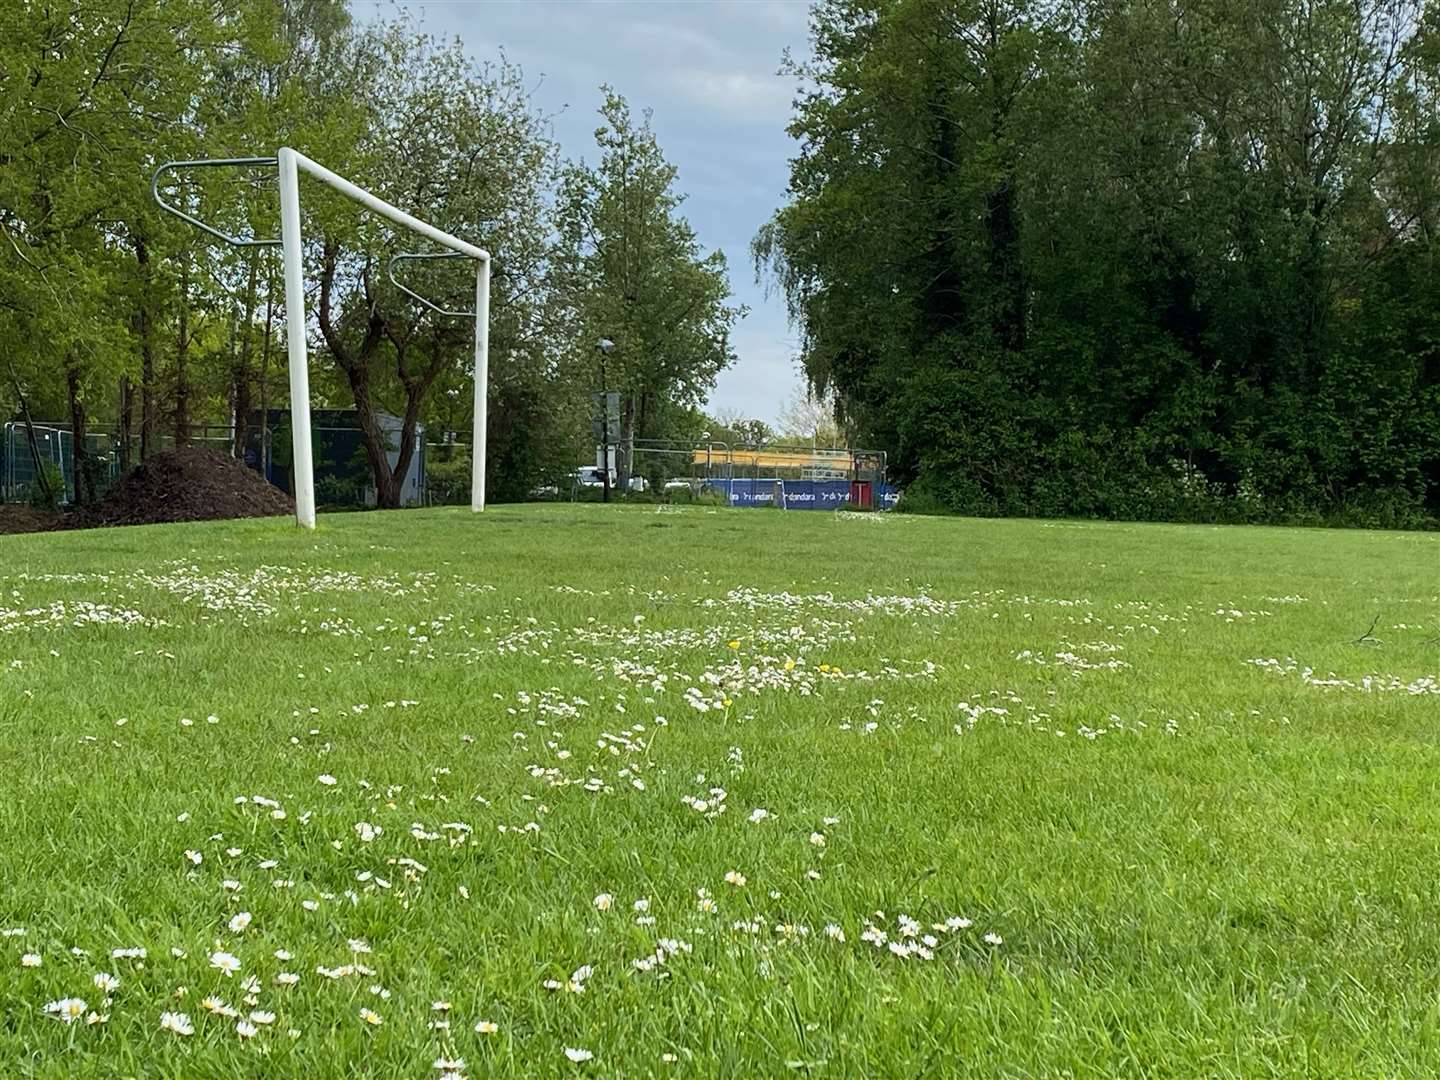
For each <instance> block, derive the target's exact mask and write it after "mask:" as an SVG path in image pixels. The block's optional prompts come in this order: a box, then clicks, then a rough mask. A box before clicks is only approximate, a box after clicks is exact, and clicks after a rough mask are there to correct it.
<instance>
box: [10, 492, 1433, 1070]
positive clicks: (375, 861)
mask: <svg viewBox="0 0 1440 1080" xmlns="http://www.w3.org/2000/svg"><path fill="white" fill-rule="evenodd" d="M1372 623H1373V629H1371V628H1372ZM1367 629H1369V631H1370V632H1369V634H1368V635H1367ZM1357 639H1359V640H1357ZM1437 674H1440V536H1435V535H1416V534H1402V533H1361V532H1320V531H1304V530H1293V531H1280V530H1262V529H1218V528H1182V527H1168V526H1140V525H1106V524H1081V523H1064V522H1051V523H1041V522H1017V521H957V520H932V519H916V518H905V517H895V516H890V517H883V518H882V517H873V516H863V515H848V514H847V515H834V514H822V513H813V514H802V513H791V514H782V513H778V512H773V511H771V512H767V511H728V510H720V511H716V510H705V509H702V508H687V509H684V510H673V509H668V508H665V509H662V510H661V511H659V512H657V511H656V510H655V509H654V508H646V509H641V508H610V507H601V506H582V507H573V508H571V507H526V508H500V509H494V510H492V511H488V512H487V513H486V514H485V515H484V516H483V517H479V518H477V517H474V516H472V515H470V514H469V513H468V512H465V511H458V510H441V511H425V512H409V513H403V514H366V515H350V516H332V517H327V518H323V519H322V524H321V527H320V529H319V531H318V532H316V533H315V534H314V535H303V534H300V533H298V532H297V531H296V530H295V529H294V528H293V527H292V526H291V525H290V524H288V523H286V522H284V521H278V520H270V521H252V522H243V523H227V524H214V525H197V526H163V527H157V528H143V529H125V530H110V531H94V532H85V533H75V534H67V535H35V536H24V537H11V538H0V763H3V767H4V770H5V779H4V786H3V788H0V790H3V791H4V793H5V798H4V799H3V801H0V880H3V888H0V931H3V933H4V934H5V936H4V937H3V938H0V1075H3V1076H6V1077H10V1076H32V1075H34V1076H47V1077H49V1076H54V1077H62V1076H63V1077H76V1076H96V1077H115V1076H146V1077H159V1076H167V1077H185V1078H187V1080H188V1078H209V1077H215V1078H220V1077H227V1078H228V1077H238V1076H299V1075H302V1074H303V1075H304V1076H306V1077H307V1078H321V1077H341V1076H356V1075H364V1076H375V1077H391V1076H396V1077H399V1076H411V1077H423V1076H432V1077H438V1076H441V1075H443V1074H444V1073H445V1072H446V1071H447V1068H448V1071H449V1072H451V1073H453V1074H456V1075H461V1076H466V1077H478V1076H490V1075H503V1076H525V1077H552V1076H581V1075H589V1076H616V1077H621V1076H623V1077H645V1076H679V1075H686V1076H705V1077H709V1076H726V1077H759V1076H785V1075H814V1076H834V1077H921V1076H937V1077H949V1076H976V1077H981V1076H983V1077H1035V1076H1061V1075H1068V1076H1083V1077H1113V1076H1142V1075H1143V1076H1194V1077H1200V1076H1204V1077H1219V1076H1227V1077H1228V1076H1233V1077H1247V1078H1248V1077H1263V1076H1296V1075H1309V1076H1317V1077H1337V1076H1365V1077H1380V1076H1397V1077H1398V1076H1405V1077H1410V1076H1420V1075H1426V1074H1434V1073H1436V1072H1437V1071H1440V872H1437V871H1440V744H1437V738H1440V683H1437V680H1436V676H1437ZM136 950H143V955H142V954H139V953H137V952H136ZM117 951H118V952H117ZM232 967H235V968H237V969H236V970H234V971H233V972H231V971H229V970H227V969H228V968H232ZM101 976H110V979H105V978H101ZM112 981H113V982H115V983H118V985H114V986H112V985H111V983H112ZM67 999H69V1000H67ZM82 1002H83V1004H82ZM52 1003H63V1004H52ZM47 1004H49V1005H51V1011H50V1012H47V1011H46V1006H47ZM442 1006H443V1007H442ZM65 1013H73V1014H74V1016H75V1019H74V1020H73V1021H70V1020H68V1019H67V1018H66V1016H65ZM162 1014H184V1017H185V1019H184V1020H181V1019H177V1018H176V1017H175V1016H169V1017H168V1018H167V1025H168V1026H164V1027H162ZM252 1014H258V1015H252ZM89 1021H93V1022H89ZM477 1025H478V1027H479V1030H477ZM177 1029H178V1030H177ZM587 1054H588V1055H591V1056H589V1057H588V1059H586V1055H587ZM576 1058H579V1059H584V1060H580V1061H575V1060H572V1059H576ZM456 1059H463V1062H464V1064H463V1065H460V1064H458V1062H457V1060H456Z"/></svg>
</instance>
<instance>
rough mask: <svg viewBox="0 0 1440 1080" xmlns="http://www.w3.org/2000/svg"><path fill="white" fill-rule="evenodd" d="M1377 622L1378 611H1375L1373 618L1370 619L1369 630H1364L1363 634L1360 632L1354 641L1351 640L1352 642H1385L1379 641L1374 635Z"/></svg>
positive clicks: (1378, 621)
mask: <svg viewBox="0 0 1440 1080" xmlns="http://www.w3.org/2000/svg"><path fill="white" fill-rule="evenodd" d="M1379 624H1380V613H1379V612H1378V611H1377V612H1376V613H1375V618H1373V619H1371V620H1370V629H1369V630H1366V631H1365V633H1363V634H1361V635H1360V636H1359V637H1357V638H1356V639H1355V641H1354V642H1353V644H1355V645H1383V644H1385V643H1384V642H1383V641H1381V640H1380V639H1379V638H1377V637H1375V627H1376V626H1378V625H1379Z"/></svg>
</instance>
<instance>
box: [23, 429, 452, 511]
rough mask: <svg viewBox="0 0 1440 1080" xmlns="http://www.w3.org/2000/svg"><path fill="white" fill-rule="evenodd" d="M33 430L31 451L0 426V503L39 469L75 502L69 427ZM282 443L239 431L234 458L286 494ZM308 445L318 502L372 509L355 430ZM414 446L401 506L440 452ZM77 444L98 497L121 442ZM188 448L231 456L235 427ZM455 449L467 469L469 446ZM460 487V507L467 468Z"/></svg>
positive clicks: (281, 437)
mask: <svg viewBox="0 0 1440 1080" xmlns="http://www.w3.org/2000/svg"><path fill="white" fill-rule="evenodd" d="M33 430H34V434H35V445H34V447H33V448H32V446H31V443H30V436H29V432H28V431H27V428H26V425H25V424H23V423H21V422H20V421H18V420H17V421H14V422H10V423H6V424H5V425H4V427H3V429H0V502H25V501H28V500H29V498H30V496H31V493H32V491H33V490H34V488H35V485H36V474H37V472H38V471H39V469H42V468H43V469H47V470H53V471H51V476H52V477H54V478H58V480H59V481H60V483H59V485H58V486H59V487H60V489H61V494H60V499H59V501H60V502H61V503H62V504H68V503H70V502H72V501H73V500H74V498H75V448H74V437H73V435H72V434H71V431H70V427H69V425H68V424H62V423H58V422H55V421H44V422H36V423H35V424H34V425H33ZM277 433H278V441H277ZM289 440H290V436H289V433H288V430H285V429H281V428H280V427H278V426H276V425H257V426H252V427H250V428H248V429H247V432H246V437H245V445H244V447H243V448H242V449H241V454H240V457H241V460H243V461H244V463H245V464H246V465H247V466H248V467H250V468H252V469H254V470H255V471H256V472H258V473H260V474H261V475H262V476H264V477H265V479H266V480H268V481H269V482H270V483H272V484H274V485H275V486H276V487H278V488H279V489H280V490H282V491H285V492H287V493H288V492H289V490H290V474H289V469H288V466H287V462H288V456H289V451H290V441H289ZM153 441H154V450H153V451H152V452H154V453H159V452H163V451H165V450H172V449H174V447H175V445H176V444H175V439H174V437H173V436H172V435H163V436H157V437H156V438H155V439H154V440H153ZM311 441H312V445H313V447H314V458H315V481H316V493H317V496H318V497H319V500H320V501H321V502H323V503H325V504H326V505H329V506H335V507H346V506H355V507H359V506H367V505H371V506H373V505H374V503H375V491H374V487H373V486H372V484H371V474H370V467H369V462H368V460H366V458H365V457H364V450H363V441H362V437H361V432H360V429H359V428H356V427H346V426H328V425H323V424H322V425H317V426H315V427H313V428H312V429H311ZM129 443H130V446H129V450H130V453H129V455H128V460H129V461H131V462H139V460H140V437H139V436H138V435H135V434H132V435H131V436H130V439H129ZM416 443H417V445H416V452H415V453H414V455H413V456H412V458H411V464H410V470H409V472H408V473H407V475H406V479H405V481H404V483H403V485H402V490H401V502H402V504H403V505H406V506H419V505H427V504H429V503H430V502H431V501H432V500H431V497H430V492H429V489H428V486H427V474H426V462H427V458H428V457H429V454H430V453H431V450H432V447H435V448H437V449H439V450H441V451H444V450H445V449H446V448H445V447H443V446H438V447H437V444H431V443H426V442H425V441H424V438H423V436H418V435H417V440H416ZM85 444H86V449H87V451H88V452H89V455H90V459H91V461H92V462H94V463H95V473H96V487H97V489H98V490H99V491H101V492H103V491H104V490H105V489H106V488H108V487H109V486H110V485H111V484H113V483H114V482H115V481H116V480H117V479H119V477H120V473H121V467H120V463H121V461H122V460H124V459H125V457H126V455H123V454H121V437H120V435H119V434H118V432H117V431H116V430H115V429H113V428H111V427H109V426H107V425H94V426H93V427H92V429H91V430H90V432H89V433H87V435H86V439H85ZM189 445H191V446H202V447H208V448H210V449H212V450H218V451H220V452H221V453H224V454H227V455H228V454H232V453H233V452H234V449H235V429H234V428H232V427H230V426H229V425H226V424H197V425H196V426H195V428H194V429H193V431H192V434H191V437H190V443H189ZM451 449H453V447H452V448H451ZM463 449H464V452H465V455H466V457H465V460H466V462H467V463H468V461H469V447H468V446H467V447H464V448H463ZM37 454H38V465H37ZM398 457H399V453H398V449H397V448H395V447H392V448H391V452H390V461H391V464H392V466H393V465H394V464H396V463H397V459H398ZM465 483H466V488H465V501H467V502H468V501H469V487H468V484H469V472H468V464H467V466H466V471H465Z"/></svg>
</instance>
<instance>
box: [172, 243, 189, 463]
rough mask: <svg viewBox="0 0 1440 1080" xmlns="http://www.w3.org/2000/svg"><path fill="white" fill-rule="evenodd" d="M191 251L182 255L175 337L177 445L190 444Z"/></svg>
mask: <svg viewBox="0 0 1440 1080" xmlns="http://www.w3.org/2000/svg"><path fill="white" fill-rule="evenodd" d="M189 358H190V253H189V252H188V251H186V252H185V253H184V254H183V255H182V256H181V257H180V318H179V326H178V333H177V336H176V339H175V445H176V446H189V445H190V374H189V372H188V371H187V370H186V361H188V360H189Z"/></svg>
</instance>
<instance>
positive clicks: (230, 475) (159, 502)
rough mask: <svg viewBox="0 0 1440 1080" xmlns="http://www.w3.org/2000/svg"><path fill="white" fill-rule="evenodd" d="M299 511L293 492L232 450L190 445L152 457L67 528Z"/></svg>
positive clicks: (68, 521)
mask: <svg viewBox="0 0 1440 1080" xmlns="http://www.w3.org/2000/svg"><path fill="white" fill-rule="evenodd" d="M294 512H295V504H294V502H292V501H291V499H290V496H288V495H286V494H285V493H284V492H283V491H281V490H280V489H279V488H276V487H273V486H271V485H270V484H269V483H267V482H266V480H265V478H264V477H263V476H261V475H260V474H259V473H257V472H256V471H255V470H254V469H247V468H246V467H245V466H244V465H243V464H241V463H240V462H238V461H236V460H235V459H234V458H232V457H230V456H229V455H228V454H222V453H219V452H218V451H215V450H202V449H199V448H198V447H194V446H184V447H179V448H178V449H175V450H167V451H166V452H165V453H163V454H155V455H154V456H153V457H149V458H146V459H145V461H143V462H141V463H140V464H139V465H137V466H135V468H133V469H131V470H130V472H128V473H126V474H125V475H124V476H123V477H121V478H120V480H119V482H118V483H116V484H115V486H114V487H112V488H111V489H110V490H109V491H107V492H106V493H105V495H104V497H103V498H102V499H101V500H100V501H99V502H98V503H96V504H95V505H94V506H85V507H80V508H78V509H76V510H74V511H72V512H71V513H70V514H68V515H67V516H66V518H65V524H64V526H63V527H64V528H70V529H90V528H95V527H98V526H103V525H153V524H159V523H163V522H171V521H219V520H221V519H224V518H247V517H275V516H279V515H281V514H293V513H294Z"/></svg>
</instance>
